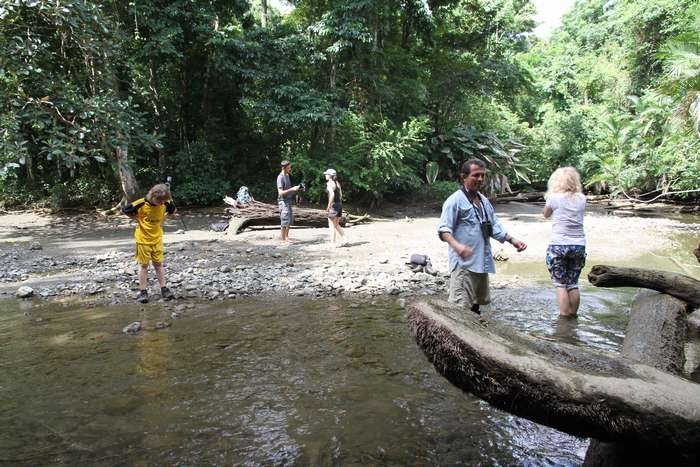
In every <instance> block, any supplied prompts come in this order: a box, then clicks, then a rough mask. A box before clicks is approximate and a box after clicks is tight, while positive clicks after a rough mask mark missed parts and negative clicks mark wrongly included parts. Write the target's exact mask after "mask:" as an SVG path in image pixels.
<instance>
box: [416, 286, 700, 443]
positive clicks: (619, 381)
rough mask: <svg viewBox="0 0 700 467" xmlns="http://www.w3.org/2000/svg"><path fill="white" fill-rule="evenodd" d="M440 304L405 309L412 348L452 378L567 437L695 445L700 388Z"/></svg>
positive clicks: (699, 422) (698, 433)
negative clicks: (422, 353)
mask: <svg viewBox="0 0 700 467" xmlns="http://www.w3.org/2000/svg"><path fill="white" fill-rule="evenodd" d="M464 313H465V312H464V311H463V309H461V308H459V307H455V306H454V305H451V304H449V303H447V302H444V301H439V300H431V301H424V302H419V303H415V304H411V305H410V306H409V307H408V322H409V326H410V328H411V331H412V333H413V335H414V336H415V339H416V342H417V343H418V346H419V347H420V348H421V349H422V350H423V352H424V353H425V355H426V356H427V357H428V359H429V360H430V362H431V363H432V364H433V365H434V366H435V368H436V369H437V371H438V372H439V373H440V374H441V375H443V376H444V377H445V378H447V380H449V381H450V382H451V383H452V384H454V385H455V386H457V387H458V388H460V389H462V390H463V391H467V392H470V393H472V394H474V395H476V396H477V397H480V398H481V399H484V400H485V401H487V402H489V403H491V404H492V405H494V406H495V407H497V408H499V409H502V410H505V411H508V412H510V413H512V414H515V415H517V416H520V417H524V418H528V419H530V420H533V421H535V422H537V423H540V424H543V425H547V426H550V427H553V428H556V429H558V430H561V431H564V432H566V433H570V434H572V435H575V436H581V437H590V438H596V439H599V440H603V441H608V442H623V443H636V444H643V445H645V446H648V447H650V448H653V447H660V448H661V447H663V448H664V449H665V448H668V446H671V447H673V448H678V449H681V448H682V449H685V450H690V451H692V452H695V455H696V456H697V451H698V450H700V385H698V384H695V383H692V382H690V381H687V380H685V379H682V378H679V377H677V376H674V375H671V374H669V373H666V372H663V371H660V370H657V369H655V368H653V367H651V366H648V365H643V364H638V363H634V362H632V361H630V360H628V359H625V358H623V357H621V356H619V355H616V354H613V353H607V352H602V351H594V350H591V349H586V348H581V347H576V346H572V345H568V344H564V343H561V342H552V341H548V340H544V339H538V338H535V337H532V336H528V335H524V334H522V333H519V332H517V331H514V330H513V329H510V328H509V327H507V326H504V325H500V324H498V323H493V322H488V323H486V324H484V323H482V322H480V321H479V320H478V319H477V316H476V315H474V316H471V315H469V314H467V315H466V316H464Z"/></svg>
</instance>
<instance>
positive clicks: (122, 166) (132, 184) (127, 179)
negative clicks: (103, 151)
mask: <svg viewBox="0 0 700 467" xmlns="http://www.w3.org/2000/svg"><path fill="white" fill-rule="evenodd" d="M115 153H116V156H117V165H118V167H119V180H120V181H121V184H122V191H123V192H124V196H125V197H126V200H127V201H133V200H135V199H137V198H138V183H136V177H134V171H133V170H131V166H130V165H129V160H128V149H127V148H125V147H121V146H120V147H118V148H117V149H116V151H115Z"/></svg>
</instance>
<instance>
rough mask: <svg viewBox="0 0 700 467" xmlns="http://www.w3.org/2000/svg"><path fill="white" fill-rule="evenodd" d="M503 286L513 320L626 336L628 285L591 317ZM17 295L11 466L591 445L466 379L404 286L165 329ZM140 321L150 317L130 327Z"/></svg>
mask: <svg viewBox="0 0 700 467" xmlns="http://www.w3.org/2000/svg"><path fill="white" fill-rule="evenodd" d="M495 295H496V301H495V303H494V307H498V308H499V310H500V309H503V310H504V311H502V312H501V311H499V312H498V314H497V315H498V317H497V319H499V320H502V321H505V322H509V323H511V324H514V325H516V326H518V327H519V328H521V329H523V330H526V331H527V332H531V333H535V334H542V335H547V336H551V337H553V338H556V339H561V340H563V341H566V342H573V343H576V342H581V343H585V344H586V345H590V346H595V347H599V348H602V349H616V348H618V347H619V345H620V343H621V341H622V332H623V329H624V325H625V322H626V318H625V314H624V313H619V312H618V311H617V310H615V309H614V307H612V306H611V305H613V304H614V303H618V301H619V300H620V299H622V300H623V301H624V300H628V298H626V297H625V296H624V293H622V295H623V296H620V295H621V293H620V292H606V293H605V294H603V295H602V296H597V297H596V298H595V300H593V299H590V300H588V301H587V304H586V312H585V313H584V316H582V318H581V319H579V321H578V323H577V324H572V323H570V322H568V321H567V322H561V323H560V322H558V321H557V320H555V319H552V316H553V314H552V310H551V306H550V307H549V309H546V307H542V306H539V305H538V304H542V303H544V302H546V301H551V300H550V298H551V297H550V295H552V294H551V291H547V293H544V292H541V293H539V295H538V293H537V292H535V291H534V290H532V291H529V292H527V295H528V297H529V303H531V306H528V307H527V308H526V311H525V312H523V311H522V310H520V311H516V309H515V308H514V307H512V306H510V304H512V303H514V302H515V301H521V300H522V297H523V295H522V291H521V293H512V291H501V293H497V294H495ZM605 295H607V297H606V296H605ZM589 298H590V297H589ZM3 305H4V306H5V310H4V312H3V313H2V314H0V354H1V355H2V362H0V373H1V374H2V379H1V380H0V381H1V382H0V399H1V400H2V405H3V410H2V412H1V413H0V426H2V427H3V429H2V430H1V433H0V462H3V463H6V464H8V465H51V464H68V465H87V464H90V465H95V464H97V465H164V464H165V465H169V464H173V465H202V464H204V465H232V464H246V465H269V464H275V465H373V464H391V465H406V464H424V465H434V464H443V465H444V464H459V463H462V464H468V465H474V464H481V465H510V464H514V463H517V464H530V465H542V464H559V465H560V464H564V465H566V464H571V465H573V464H577V463H580V461H581V459H582V457H583V455H584V453H585V449H586V447H587V441H586V440H583V439H577V438H574V437H571V436H568V435H565V434H562V433H560V432H557V431H556V430H552V429H549V428H546V427H542V426H538V425H536V424H534V423H531V422H529V421H527V420H523V419H519V418H517V417H513V416H511V415H508V414H506V413H504V412H501V411H498V410H496V409H493V408H491V407H490V406H489V405H488V404H486V403H484V402H481V401H480V400H478V399H476V398H475V397H473V396H471V395H469V394H464V393H462V392H461V391H460V390H458V389H456V388H454V387H453V386H451V385H450V384H449V383H448V382H447V381H446V380H444V379H443V378H442V377H440V376H439V375H437V373H436V372H435V371H434V369H433V368H432V366H431V365H430V364H429V363H428V362H427V360H426V359H425V357H424V356H423V355H422V353H421V351H420V350H419V349H418V348H417V346H416V345H415V343H414V341H413V339H412V337H411V336H410V334H409V332H408V329H407V325H406V322H405V319H404V310H402V309H401V307H400V306H399V305H398V303H397V301H396V300H390V299H388V298H387V299H379V300H374V301H369V300H368V301H367V302H364V303H358V302H356V301H353V302H349V301H345V300H338V299H336V300H333V299H324V300H298V299H294V300H292V299H285V300H272V299H268V300H265V301H261V300H249V301H230V302H225V303H220V304H217V305H209V304H202V305H200V306H199V307H197V308H196V309H193V310H191V311H189V312H187V313H184V314H183V315H182V316H181V317H180V318H179V319H177V320H174V321H173V325H172V326H171V327H169V328H167V329H161V330H156V329H155V326H156V323H157V322H158V321H168V320H169V316H168V313H169V311H167V310H165V309H163V308H161V307H160V306H157V305H156V306H148V307H143V308H141V307H138V306H134V305H128V306H121V307H108V308H82V307H80V306H78V305H66V306H57V305H56V304H47V303H42V302H15V301H6V302H5V303H4V304H3ZM8 308H9V309H8ZM611 308H612V309H611ZM494 315H496V313H494ZM132 321H141V322H142V323H143V326H144V330H143V331H141V332H140V333H138V334H136V335H133V336H128V335H124V334H122V332H121V329H122V327H124V326H125V325H126V324H129V323H130V322H132Z"/></svg>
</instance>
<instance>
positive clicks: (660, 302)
mask: <svg viewBox="0 0 700 467" xmlns="http://www.w3.org/2000/svg"><path fill="white" fill-rule="evenodd" d="M685 309H686V305H685V303H683V302H681V301H680V300H678V299H675V298H673V297H671V296H669V295H665V294H661V293H658V292H653V291H650V290H640V292H639V293H638V294H637V296H636V297H635V298H634V301H633V302H632V307H631V314H630V321H629V324H628V325H627V331H626V333H625V340H624V343H623V345H622V355H623V356H624V357H626V358H628V359H630V360H632V361H634V362H638V363H642V364H645V365H650V366H653V367H654V368H657V369H659V370H662V371H666V372H668V373H671V374H674V375H681V374H682V373H683V367H684V363H685V353H684V343H685V340H686V329H687V324H686V321H687V320H686V318H685V316H686V314H685ZM691 451H692V450H691ZM697 462H698V453H697V450H696V452H695V454H692V452H687V451H686V449H684V448H681V449H678V448H675V447H671V446H666V447H665V448H661V449H660V448H659V447H647V446H646V445H644V444H641V443H606V442H602V441H598V440H596V439H593V440H591V444H590V446H589V447H588V451H587V452H586V458H585V460H584V464H583V465H584V466H585V467H613V466H618V465H686V464H687V465H697Z"/></svg>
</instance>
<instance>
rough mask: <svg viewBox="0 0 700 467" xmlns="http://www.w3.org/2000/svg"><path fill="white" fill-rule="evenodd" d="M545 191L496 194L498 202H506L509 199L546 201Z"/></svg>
mask: <svg viewBox="0 0 700 467" xmlns="http://www.w3.org/2000/svg"><path fill="white" fill-rule="evenodd" d="M544 194H545V193H544V191H531V192H522V193H518V194H515V195H514V194H508V195H505V194H503V195H498V196H496V202H498V203H506V202H509V201H521V202H533V201H544Z"/></svg>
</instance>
